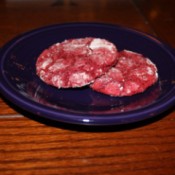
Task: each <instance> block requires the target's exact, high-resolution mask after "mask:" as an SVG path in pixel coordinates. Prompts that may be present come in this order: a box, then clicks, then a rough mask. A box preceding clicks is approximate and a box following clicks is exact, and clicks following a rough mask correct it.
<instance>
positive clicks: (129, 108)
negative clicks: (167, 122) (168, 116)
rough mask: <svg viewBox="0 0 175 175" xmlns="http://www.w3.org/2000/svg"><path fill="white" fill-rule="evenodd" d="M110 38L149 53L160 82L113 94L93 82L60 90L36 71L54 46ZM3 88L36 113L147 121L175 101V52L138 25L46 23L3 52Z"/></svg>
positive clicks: (96, 121)
mask: <svg viewBox="0 0 175 175" xmlns="http://www.w3.org/2000/svg"><path fill="white" fill-rule="evenodd" d="M88 36H91V37H100V38H105V39H107V40H109V41H111V42H113V43H114V44H116V46H117V47H118V49H119V50H123V49H127V50H132V51H135V52H138V53H142V54H143V55H144V56H146V57H149V58H150V59H151V60H152V61H153V62H154V63H155V64H156V66H157V67H158V73H159V81H158V82H157V83H156V84H155V85H153V86H152V87H150V88H148V89H147V90H146V91H145V92H144V93H141V94H137V95H134V96H131V97H110V96H107V95H103V94H100V93H98V92H94V91H93V90H92V89H90V88H89V87H83V88H76V89H56V88H55V87H52V86H49V85H46V84H45V83H43V82H42V81H41V80H40V79H39V78H38V76H36V73H35V71H36V70H35V62H36V59H37V57H38V55H39V54H40V53H41V52H42V51H43V50H44V49H45V48H47V47H49V46H50V45H52V44H54V43H56V42H61V41H63V40H65V39H70V38H80V37H88ZM0 63H1V64H0V66H1V67H0V77H2V78H1V79H2V81H1V84H0V89H1V92H2V94H4V96H5V97H6V98H7V99H9V100H11V101H12V102H13V103H15V104H16V105H18V106H19V107H20V108H23V109H25V110H27V111H29V112H31V113H33V114H37V115H40V116H43V117H46V118H49V119H52V120H57V121H60V122H65V123H74V124H82V125H117V124H125V123H132V122H136V121H140V120H144V119H147V118H150V117H153V116H155V115H158V114H159V113H161V112H163V111H165V110H167V109H168V108H170V107H172V106H173V105H174V103H175V97H174V96H175V95H174V94H175V69H174V68H175V53H174V51H173V49H172V48H170V47H169V46H167V45H165V44H164V43H162V42H160V41H159V40H157V39H156V38H153V37H152V36H149V35H147V34H143V33H141V32H137V31H135V30H132V29H128V28H123V27H120V26H116V25H109V24H100V23H69V24H59V25H53V26H48V27H44V28H40V29H37V30H33V31H31V32H27V33H25V34H22V35H21V36H18V37H16V38H14V39H13V40H11V41H10V42H9V43H7V44H6V45H5V46H4V47H3V48H2V49H1V51H0Z"/></svg>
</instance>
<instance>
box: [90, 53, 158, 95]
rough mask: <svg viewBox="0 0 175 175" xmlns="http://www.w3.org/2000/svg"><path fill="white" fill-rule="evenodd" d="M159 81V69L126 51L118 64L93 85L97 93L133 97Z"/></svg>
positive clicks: (147, 60)
mask: <svg viewBox="0 0 175 175" xmlns="http://www.w3.org/2000/svg"><path fill="white" fill-rule="evenodd" d="M157 79H158V73H157V68H156V66H155V65H154V64H153V62H152V61H151V60H150V59H148V58H145V57H144V56H143V55H141V54H138V53H135V52H132V51H127V50H124V51H122V52H120V54H119V60H118V63H117V64H116V65H115V66H114V67H112V68H111V69H110V70H109V71H108V72H107V73H106V74H105V75H102V76H101V77H99V78H97V79H96V80H95V81H94V83H92V84H91V88H92V89H93V90H95V91H98V92H101V93H104V94H107V95H111V96H131V95H134V94H137V93H141V92H143V91H145V90H146V89H147V88H148V87H150V86H151V85H153V84H154V83H155V82H156V81H157Z"/></svg>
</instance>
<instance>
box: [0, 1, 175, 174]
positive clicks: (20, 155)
mask: <svg viewBox="0 0 175 175" xmlns="http://www.w3.org/2000/svg"><path fill="white" fill-rule="evenodd" d="M173 7H174V1H173V0H169V1H168V3H167V1H163V0H155V1H151V0H149V1H146V0H133V1H132V0H124V1H121V0H88V1H81V0H50V1H49V0H42V1H41V0H37V1H34V0H30V1H12V0H8V1H6V0H1V1H0V21H1V22H0V23H1V24H0V47H2V46H3V45H4V44H5V43H6V42H8V41H9V40H10V39H12V38H13V37H15V36H17V35H19V34H21V33H23V32H26V31H29V30H32V29H34V28H38V27H42V26H45V25H51V24H56V23H64V22H80V21H85V22H88V21H90V22H105V23H113V24H119V25H122V26H126V27H131V28H134V29H137V30H140V31H143V32H147V33H150V34H152V35H155V36H157V37H159V38H161V39H162V40H164V41H166V42H167V43H169V44H170V45H171V46H173V47H175V37H174V35H172V33H173V32H174V29H175V23H174V20H175V15H174V14H175V13H174V10H173ZM0 174H2V175H19V174H21V175H38V174H41V175H67V174H69V175H81V174H83V175H89V174H92V175H93V174H94V175H115V174H124V175H140V174H143V175H165V174H169V175H174V174H175V110H174V108H172V109H169V110H168V111H166V112H164V113H163V114H161V115H159V116H157V117H155V118H153V119H150V120H147V121H143V122H140V123H136V124H131V125H124V126H113V127H104V128H99V127H82V126H77V125H68V124H62V123H57V122H53V121H49V120H47V119H44V118H42V117H38V116H34V115H31V114H30V113H26V112H25V111H22V110H21V109H19V108H18V107H16V106H15V105H13V104H11V103H10V102H9V101H7V100H6V99H5V97H3V94H2V98H1V99H0Z"/></svg>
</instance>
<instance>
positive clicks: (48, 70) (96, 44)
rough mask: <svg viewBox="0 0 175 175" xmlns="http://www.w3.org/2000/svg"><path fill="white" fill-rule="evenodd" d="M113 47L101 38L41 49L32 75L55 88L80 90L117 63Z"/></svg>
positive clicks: (57, 44) (70, 40) (115, 50)
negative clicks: (34, 72) (77, 88)
mask: <svg viewBox="0 0 175 175" xmlns="http://www.w3.org/2000/svg"><path fill="white" fill-rule="evenodd" d="M117 54H118V51H117V48H116V46H115V45H114V44H113V43H111V42H109V41H107V40H105V39H101V38H92V37H86V38H78V39H68V40H64V41H63V42H61V43H56V44H53V45H52V46H50V47H49V48H48V49H46V50H44V51H43V52H42V53H41V54H40V55H39V57H38V59H37V62H36V73H37V75H38V76H39V77H40V78H41V80H42V81H44V82H45V83H47V84H50V85H53V86H55V87H57V88H70V87H82V86H85V85H88V84H90V83H92V82H93V81H94V80H95V79H96V78H97V77H100V76H101V75H103V74H104V73H105V72H106V71H107V70H108V69H109V68H110V67H111V66H113V65H114V64H116V62H117V59H118V57H117Z"/></svg>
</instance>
